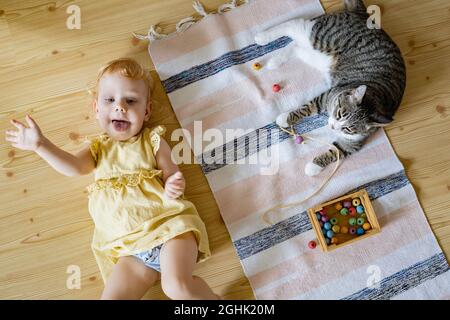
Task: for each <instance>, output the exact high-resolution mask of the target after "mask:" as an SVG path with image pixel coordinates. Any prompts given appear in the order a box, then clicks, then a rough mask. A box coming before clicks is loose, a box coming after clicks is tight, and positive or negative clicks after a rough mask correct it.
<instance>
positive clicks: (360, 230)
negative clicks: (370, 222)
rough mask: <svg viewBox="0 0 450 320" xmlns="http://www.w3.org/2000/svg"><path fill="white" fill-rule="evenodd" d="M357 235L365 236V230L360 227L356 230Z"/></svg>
mask: <svg viewBox="0 0 450 320" xmlns="http://www.w3.org/2000/svg"><path fill="white" fill-rule="evenodd" d="M356 234H357V235H358V236H361V235H363V234H364V229H363V228H361V227H359V228H358V229H357V230H356Z"/></svg>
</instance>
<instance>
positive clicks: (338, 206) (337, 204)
mask: <svg viewBox="0 0 450 320" xmlns="http://www.w3.org/2000/svg"><path fill="white" fill-rule="evenodd" d="M334 207H335V208H336V210H337V211H339V210H341V209H342V204H341V203H340V202H339V203H336V204H335V205H334Z"/></svg>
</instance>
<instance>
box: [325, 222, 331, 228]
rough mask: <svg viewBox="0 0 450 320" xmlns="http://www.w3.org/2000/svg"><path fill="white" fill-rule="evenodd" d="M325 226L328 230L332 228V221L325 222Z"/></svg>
mask: <svg viewBox="0 0 450 320" xmlns="http://www.w3.org/2000/svg"><path fill="white" fill-rule="evenodd" d="M323 227H324V228H325V229H326V230H330V229H331V223H329V222H327V223H325V224H324V225H323Z"/></svg>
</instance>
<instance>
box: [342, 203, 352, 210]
mask: <svg viewBox="0 0 450 320" xmlns="http://www.w3.org/2000/svg"><path fill="white" fill-rule="evenodd" d="M351 206H352V203H351V202H350V201H344V208H347V209H348V208H350V207H351Z"/></svg>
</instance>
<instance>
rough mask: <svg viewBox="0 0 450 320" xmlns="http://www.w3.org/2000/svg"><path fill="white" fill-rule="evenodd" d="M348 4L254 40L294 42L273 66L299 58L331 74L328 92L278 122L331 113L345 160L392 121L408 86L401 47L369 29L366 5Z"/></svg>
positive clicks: (311, 169) (319, 162) (353, 0)
mask: <svg viewBox="0 0 450 320" xmlns="http://www.w3.org/2000/svg"><path fill="white" fill-rule="evenodd" d="M344 5H345V9H344V10H343V11H341V12H337V13H332V14H325V15H322V16H319V17H317V18H314V19H312V20H309V21H308V20H303V19H297V20H292V21H289V22H287V23H285V24H282V25H280V26H277V27H274V28H272V29H270V30H268V31H265V32H263V33H261V34H258V35H257V36H256V38H255V40H256V42H257V43H258V44H264V43H267V42H268V41H271V40H273V39H274V38H277V37H279V36H282V35H288V36H290V37H292V38H293V39H294V41H293V42H294V46H293V47H292V48H291V49H288V50H290V51H286V52H284V53H282V54H281V55H280V56H279V57H274V58H272V60H273V61H270V62H269V65H270V67H271V68H276V67H277V66H279V65H280V64H282V63H284V62H285V61H286V60H287V59H289V58H291V57H292V56H297V57H298V58H301V59H303V60H304V61H305V62H307V63H310V64H311V65H313V66H315V67H317V68H318V69H321V70H322V71H323V70H325V71H326V72H328V73H329V81H330V89H329V90H328V91H326V92H325V93H323V94H322V95H320V96H318V97H316V98H315V99H313V100H312V101H310V102H309V103H307V104H305V105H303V106H301V107H300V108H299V109H297V110H294V111H291V112H287V113H284V114H281V115H280V116H279V117H278V118H277V123H278V124H279V125H281V126H284V127H287V126H290V125H292V124H294V123H296V122H298V121H300V120H301V119H302V118H304V117H307V116H310V115H312V114H317V113H322V112H324V113H327V114H328V116H329V124H330V127H331V128H332V129H334V132H335V133H336V136H337V139H336V141H335V142H334V143H333V144H334V145H335V146H336V147H337V148H338V149H339V150H340V156H341V158H343V157H346V156H348V155H350V154H352V153H354V152H356V151H358V150H359V149H361V147H362V146H363V144H364V141H365V140H366V139H367V137H369V136H370V134H372V133H373V132H375V131H376V130H377V128H378V127H381V126H385V125H387V124H388V123H390V122H391V121H393V116H394V114H395V112H396V111H397V109H398V107H399V105H400V102H401V100H402V96H403V92H404V89H405V82H406V76H405V64H404V61H403V58H402V55H401V52H400V50H399V48H398V47H397V46H396V44H395V43H394V42H393V41H392V40H391V38H390V37H389V36H388V35H387V34H386V33H385V32H384V31H383V30H381V29H375V28H373V29H371V28H369V27H368V26H367V19H368V18H369V15H368V14H367V12H366V7H365V6H364V3H363V2H362V1H361V0H345V1H344ZM305 39H306V40H305ZM296 45H297V46H296ZM336 159H337V155H336V152H335V151H334V150H332V149H330V150H328V151H327V152H326V153H323V154H321V155H319V156H317V157H316V158H314V160H313V161H312V162H311V163H309V164H308V165H307V167H306V168H305V171H306V173H307V174H309V175H315V174H318V173H319V172H320V171H321V170H322V169H323V168H325V167H326V166H327V165H329V164H330V163H332V162H334V161H336Z"/></svg>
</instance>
